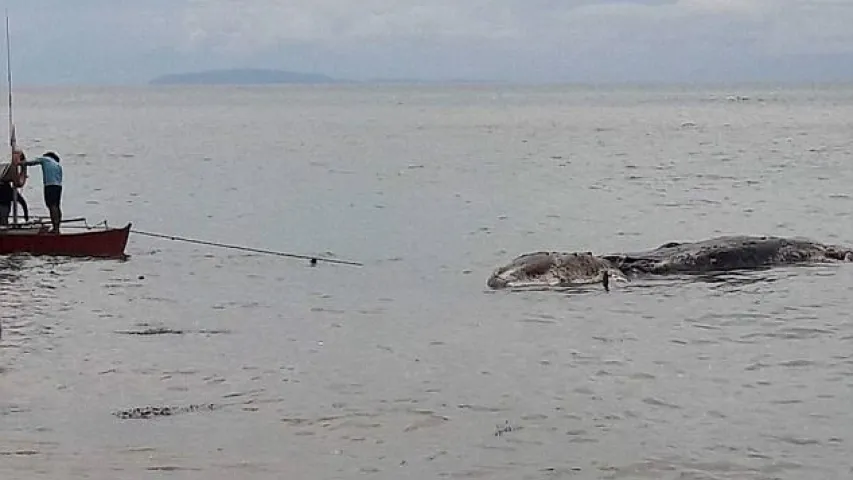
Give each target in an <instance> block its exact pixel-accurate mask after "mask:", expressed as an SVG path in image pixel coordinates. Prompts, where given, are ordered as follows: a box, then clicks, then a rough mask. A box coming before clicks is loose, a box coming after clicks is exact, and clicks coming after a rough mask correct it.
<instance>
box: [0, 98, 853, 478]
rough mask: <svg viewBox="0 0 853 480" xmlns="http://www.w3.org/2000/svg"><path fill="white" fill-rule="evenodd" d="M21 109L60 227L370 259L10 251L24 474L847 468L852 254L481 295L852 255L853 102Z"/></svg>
mask: <svg viewBox="0 0 853 480" xmlns="http://www.w3.org/2000/svg"><path fill="white" fill-rule="evenodd" d="M15 122H16V123H17V127H18V139H19V142H20V143H21V144H22V145H23V146H24V147H25V149H26V151H27V153H28V154H29V155H30V156H33V155H35V154H39V153H42V152H43V151H45V150H48V149H52V150H56V151H57V152H58V153H59V154H60V155H61V156H62V158H63V165H64V168H65V187H64V193H63V197H64V198H63V205H64V213H65V216H66V218H73V217H85V218H86V219H87V221H88V222H89V223H90V224H95V223H98V222H101V221H104V220H106V221H107V222H108V223H109V225H112V226H121V225H124V224H126V223H127V222H132V223H133V228H134V229H136V230H138V231H140V232H154V233H161V234H168V235H179V236H182V237H189V238H193V239H202V240H207V241H213V242H223V243H228V244H238V245H245V246H250V247H256V248H264V249H272V250H277V251H283V252H288V253H294V254H300V255H317V256H321V257H324V258H333V259H341V260H349V261H355V262H361V263H363V266H360V267H359V266H350V265H339V264H329V263H323V262H320V263H319V264H318V265H317V266H313V267H312V266H311V265H310V264H309V262H307V261H304V260H300V259H293V258H286V257H276V256H271V255H261V254H255V253H248V252H245V251H239V250H232V249H225V248H217V247H212V246H203V245H196V244H189V243H186V242H181V241H177V240H166V239H159V238H152V237H148V236H145V235H142V234H131V237H130V241H129V244H128V249H127V252H128V253H129V254H130V255H131V257H130V259H129V260H128V261H126V262H120V261H81V260H63V259H45V258H41V259H39V258H31V257H26V256H17V257H11V258H2V257H0V321H2V326H3V336H2V339H0V478H2V479H3V480H13V479H43V478H44V479H105V480H106V479H117V478H122V479H137V478H141V479H147V478H169V479H204V480H218V479H232V478H251V479H283V478H287V479H351V478H364V479H401V478H413V479H432V478H448V479H465V478H487V479H554V478H571V479H691V480H712V479H768V480H769V479H806V478H807V479H811V480H816V479H846V478H850V477H851V476H853V457H851V455H850V452H851V449H853V410H851V407H850V405H851V394H853V316H851V308H850V307H851V305H853V304H851V294H853V264H850V265H825V266H814V267H793V268H777V269H773V270H766V271H761V272H753V273H741V274H730V275H722V276H711V277H709V276H704V277H693V278H683V277H666V278H659V279H654V280H641V281H634V282H631V283H627V284H623V283H618V284H615V285H614V286H613V288H612V289H611V291H610V292H609V293H608V292H605V291H604V290H603V289H600V288H588V289H585V290H581V291H569V292H567V291H561V292H555V291H535V292H511V291H499V292H493V291H490V290H489V289H487V287H486V279H487V278H488V276H489V274H490V273H491V272H492V270H493V269H494V268H496V267H498V266H499V265H502V264H504V263H506V262H508V261H510V260H511V259H512V258H514V257H515V256H517V255H519V254H522V253H526V252H531V251H539V250H565V251H592V252H595V253H610V252H615V251H625V250H629V251H630V250H641V249H646V248H653V247H656V246H658V245H660V244H663V243H666V242H670V241H686V240H699V239H703V238H708V237H711V236H716V235H722V234H771V235H785V236H805V237H809V238H812V239H815V240H818V241H824V242H829V243H846V244H853V217H851V212H853V191H851V190H853V154H851V151H853V87H843V86H839V87H802V88H793V87H785V88H782V87H779V88H775V87H770V86H729V87H720V88H708V87H703V88H695V89H693V88H689V87H683V88H675V87H668V88H663V87H661V88H640V87H636V88H629V87H620V88H615V87H614V88H601V89H595V88H580V87H577V88H575V87H536V88H534V87H525V88H522V87H503V86H489V87H475V86H469V87H411V86H381V87H380V86H377V87H367V86H343V87H341V86H322V87H262V88H219V87H208V88H192V87H157V88H154V87H151V88H148V87H146V88H105V89H94V88H92V89H68V88H64V89H29V90H28V89H21V90H19V91H16V97H15ZM24 195H25V196H26V197H27V199H28V200H29V203H30V205H31V209H32V210H33V213H34V214H37V215H46V210H45V208H44V206H43V204H42V200H41V176H40V172H39V170H38V169H33V170H32V176H31V178H30V181H29V183H28V185H27V187H26V189H25V191H24ZM70 225H74V224H69V228H71V227H70ZM146 331H147V333H152V332H154V333H156V332H158V331H159V332H160V334H151V335H139V334H138V333H146ZM191 405H201V406H202V407H200V408H195V407H190V406H191ZM146 406H151V407H162V406H171V407H174V408H175V414H174V415H171V416H159V417H155V418H147V419H124V418H120V417H119V416H117V415H115V413H117V412H120V411H123V410H128V409H133V408H135V407H146Z"/></svg>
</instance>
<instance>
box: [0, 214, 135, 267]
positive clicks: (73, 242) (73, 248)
mask: <svg viewBox="0 0 853 480" xmlns="http://www.w3.org/2000/svg"><path fill="white" fill-rule="evenodd" d="M130 225H131V224H130V223H128V224H127V225H126V226H125V227H122V228H105V229H92V230H87V231H82V232H62V233H60V234H58V235H57V234H53V233H48V232H46V231H43V230H42V231H39V230H36V229H32V228H22V229H9V230H5V231H0V255H12V254H16V253H25V254H29V255H50V256H61V257H98V258H126V257H127V255H125V253H124V249H125V247H126V246H127V238H128V236H129V235H130Z"/></svg>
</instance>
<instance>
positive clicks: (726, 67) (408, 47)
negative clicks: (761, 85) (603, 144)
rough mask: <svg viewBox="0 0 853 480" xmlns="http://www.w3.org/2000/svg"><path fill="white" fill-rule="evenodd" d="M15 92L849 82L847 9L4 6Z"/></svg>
mask: <svg viewBox="0 0 853 480" xmlns="http://www.w3.org/2000/svg"><path fill="white" fill-rule="evenodd" d="M6 5H8V8H9V12H10V16H11V24H12V57H13V69H14V75H15V79H16V83H18V84H35V83H38V84H54V83H63V84H67V83H99V84H117V83H144V82H147V81H148V80H150V79H151V78H152V77H154V76H157V75H160V74H165V73H175V72H184V71H192V70H199V69H213V68H233V67H260V68H278V69H285V70H295V71H302V72H313V73H325V74H328V75H331V76H334V77H340V78H350V79H370V78H376V77H380V78H388V77H392V78H393V77H400V78H420V79H456V78H467V79H486V80H498V81H522V82H529V81H532V82H560V81H584V82H597V81H602V82H609V81H625V82H638V81H639V82H647V81H675V82H678V81H697V80H700V81H701V80H706V81H739V80H795V81H803V80H805V81H811V80H815V81H825V80H838V79H843V78H850V79H853V62H851V60H853V0H623V1H613V0H600V1H592V0H7V2H6Z"/></svg>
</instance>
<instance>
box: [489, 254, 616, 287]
mask: <svg viewBox="0 0 853 480" xmlns="http://www.w3.org/2000/svg"><path fill="white" fill-rule="evenodd" d="M611 280H622V281H626V280H627V279H626V278H625V275H624V274H623V273H622V272H621V271H620V270H619V269H618V268H617V267H616V266H614V265H613V264H612V263H611V262H610V261H608V260H606V259H604V258H602V257H598V256H595V255H593V254H592V253H589V252H583V253H576V252H573V253H563V252H535V253H527V254H524V255H520V256H519V257H517V258H515V259H514V260H513V261H511V262H510V263H508V264H507V265H505V266H503V267H500V268H498V269H497V270H495V271H494V273H492V275H491V276H490V277H489V280H488V281H487V282H486V284H487V285H488V286H489V287H490V288H493V289H501V288H520V287H567V286H575V285H590V284H596V283H601V284H603V285H604V288H605V289H609V284H610V281H611Z"/></svg>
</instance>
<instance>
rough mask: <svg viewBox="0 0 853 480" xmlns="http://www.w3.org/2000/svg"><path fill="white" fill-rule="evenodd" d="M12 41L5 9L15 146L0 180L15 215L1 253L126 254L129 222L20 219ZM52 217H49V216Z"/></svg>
mask: <svg viewBox="0 0 853 480" xmlns="http://www.w3.org/2000/svg"><path fill="white" fill-rule="evenodd" d="M11 57H12V55H11V48H10V41H9V13H8V11H7V12H6V69H7V81H8V89H9V146H10V147H11V149H12V161H11V162H9V163H0V183H5V184H8V185H9V186H11V187H12V188H11V190H12V212H11V213H12V218H11V222H10V223H8V224H7V225H3V226H0V255H15V254H29V255H50V256H67V257H96V258H122V259H124V258H127V255H125V253H124V249H125V247H126V246H127V239H128V236H129V235H130V226H131V224H130V223H128V224H127V225H125V226H124V227H121V228H110V227H109V226H107V224H106V222H103V224H102V225H100V224H99V225H96V226H91V227H90V226H89V225H88V223H86V220H85V219H83V218H74V219H68V220H63V221H61V222H60V223H62V224H68V223H74V222H80V221H82V222H84V225H82V226H75V227H77V228H78V229H77V230H76V231H70V232H69V231H62V229H60V231H59V232H52V231H51V229H50V226H49V225H50V224H49V223H47V222H45V220H46V219H45V218H38V219H34V220H32V221H29V220H26V221H24V222H19V221H18V203H19V202H18V195H19V192H18V189H19V188H23V187H24V185H25V184H26V181H27V169H26V166H24V165H22V164H21V162H20V158H17V157H16V155H15V152H16V151H18V146H17V140H16V135H15V123H14V121H13V120H12V63H11ZM47 220H48V221H49V219H47Z"/></svg>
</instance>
